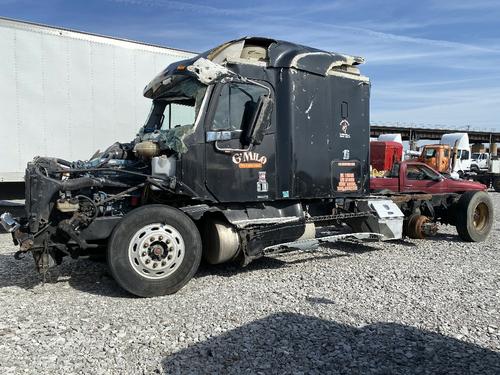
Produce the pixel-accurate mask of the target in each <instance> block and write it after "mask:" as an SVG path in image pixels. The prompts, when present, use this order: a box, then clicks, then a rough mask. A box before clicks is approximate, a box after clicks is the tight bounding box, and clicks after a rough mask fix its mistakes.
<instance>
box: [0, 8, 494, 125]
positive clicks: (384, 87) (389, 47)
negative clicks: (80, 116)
mask: <svg viewBox="0 0 500 375" xmlns="http://www.w3.org/2000/svg"><path fill="white" fill-rule="evenodd" d="M0 15H1V16H5V17H10V18H16V19H21V20H27V21H32V22H39V23H44V24H48V25H54V26H60V27H66V28H71V29H76V30H82V31H87V32H92V33H97V34H104V35H110V36H115V37H121V38H127V39H133V40H138V41H145V42H149V43H154V44H160V45H164V46H170V47H176V48H181V49H186V50H191V51H202V50H206V49H208V48H210V47H212V46H214V45H216V44H219V43H221V42H223V41H226V40H230V39H234V38H236V37H239V36H243V35H260V36H270V37H274V38H279V39H285V40H290V41H294V42H298V43H302V44H307V45H311V46H314V47H318V48H322V49H326V50H330V51H336V52H341V53H347V54H353V55H359V56H364V57H365V58H366V61H367V63H366V65H364V66H362V71H363V73H364V74H365V75H368V76H369V77H370V78H371V81H372V98H371V119H372V122H375V123H390V122H400V123H405V124H413V123H414V124H429V125H445V126H450V127H453V126H467V125H469V126H471V127H473V128H495V129H496V130H500V1H498V0H475V1H474V0H470V1H466V0H420V1H397V2H396V1H392V2H390V1H378V0H371V1H369V0H337V1H319V0H311V1H303V2H300V1H283V0H274V1H268V0H266V1H262V0H259V1H253V2H242V1H234V0H233V1H226V0H213V1H195V0H191V1H189V2H184V1H168V0H100V1H98V0H86V1H77V0H74V1H69V0H68V1H63V0H17V1H16V0H0ZM155 73H156V72H152V74H151V76H154V75H155Z"/></svg>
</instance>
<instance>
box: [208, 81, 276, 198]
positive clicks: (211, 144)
mask: <svg viewBox="0 0 500 375" xmlns="http://www.w3.org/2000/svg"><path fill="white" fill-rule="evenodd" d="M269 90H270V89H266V88H265V87H262V86H258V85H255V84H252V83H243V82H235V81H232V82H227V83H224V84H219V85H217V86H216V87H215V89H214V92H213V94H212V98H211V101H210V107H209V114H208V116H207V120H206V123H205V130H206V146H205V147H206V148H205V150H206V151H205V158H206V159H205V160H206V164H205V165H206V174H205V176H206V177H205V184H206V187H207V189H208V191H209V192H210V193H211V194H212V195H213V196H214V197H215V199H217V200H218V201H220V202H248V201H266V200H272V199H274V198H275V186H276V183H275V182H276V181H275V178H276V172H275V160H276V158H275V135H274V131H275V124H274V123H275V121H274V117H275V116H274V113H273V114H272V116H271V120H270V121H269V123H268V124H266V128H265V129H264V137H263V139H262V141H261V143H260V144H248V143H249V142H248V141H247V139H248V138H247V135H248V130H249V127H250V126H251V125H252V119H253V117H254V115H255V111H256V110H258V109H257V108H258V104H259V98H260V97H261V96H269V95H270V91H269ZM273 112H274V111H273Z"/></svg>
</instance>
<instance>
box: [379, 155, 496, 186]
mask: <svg viewBox="0 0 500 375" xmlns="http://www.w3.org/2000/svg"><path fill="white" fill-rule="evenodd" d="M370 189H371V191H372V192H375V193H376V192H381V191H384V190H389V191H393V192H396V193H410V192H420V193H431V194H440V193H463V192H466V191H478V190H486V189H487V187H486V185H483V184H481V183H479V182H474V181H466V180H453V179H451V178H446V177H444V176H443V175H441V174H440V173H439V172H437V171H435V170H434V169H432V168H431V167H429V166H428V165H426V164H424V163H420V162H417V161H412V160H408V161H403V162H400V163H395V164H394V165H393V166H392V169H391V171H390V172H389V174H388V175H387V176H385V177H372V178H370Z"/></svg>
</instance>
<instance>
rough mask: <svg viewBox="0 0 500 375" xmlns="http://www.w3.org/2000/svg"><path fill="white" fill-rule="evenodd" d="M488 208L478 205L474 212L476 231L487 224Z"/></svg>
mask: <svg viewBox="0 0 500 375" xmlns="http://www.w3.org/2000/svg"><path fill="white" fill-rule="evenodd" d="M488 218H489V213H488V206H487V205H486V204H485V203H479V204H478V205H477V206H476V209H475V210H474V220H473V223H474V227H475V228H476V229H477V230H480V231H481V230H483V229H484V227H485V226H486V224H487V223H488Z"/></svg>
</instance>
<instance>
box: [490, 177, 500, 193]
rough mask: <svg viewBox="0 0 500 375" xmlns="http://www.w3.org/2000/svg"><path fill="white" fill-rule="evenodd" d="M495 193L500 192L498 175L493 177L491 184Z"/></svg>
mask: <svg viewBox="0 0 500 375" xmlns="http://www.w3.org/2000/svg"><path fill="white" fill-rule="evenodd" d="M491 185H492V186H493V189H495V191H496V192H497V193H500V177H495V178H494V179H493V183H492V184H491Z"/></svg>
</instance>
